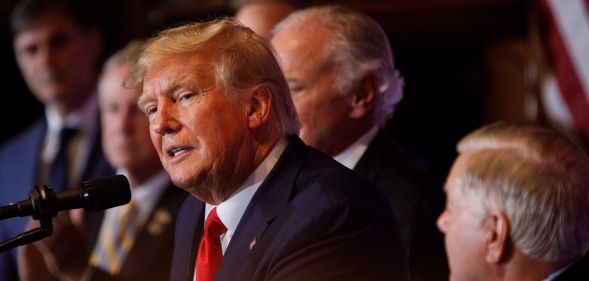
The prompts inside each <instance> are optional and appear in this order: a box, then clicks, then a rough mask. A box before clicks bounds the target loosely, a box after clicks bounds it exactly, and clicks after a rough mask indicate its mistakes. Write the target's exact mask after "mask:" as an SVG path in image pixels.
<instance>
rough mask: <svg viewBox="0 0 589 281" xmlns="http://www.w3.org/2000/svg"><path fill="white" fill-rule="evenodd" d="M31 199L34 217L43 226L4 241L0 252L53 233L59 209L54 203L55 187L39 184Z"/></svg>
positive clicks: (0, 245)
mask: <svg viewBox="0 0 589 281" xmlns="http://www.w3.org/2000/svg"><path fill="white" fill-rule="evenodd" d="M29 199H30V200H31V202H32V205H33V214H32V216H33V219H35V220H39V222H40V223H41V226H40V227H38V228H35V229H31V230H29V231H27V232H24V233H21V234H19V235H17V236H16V237H14V238H12V239H9V240H7V241H4V242H2V244H0V253H2V252H5V251H8V250H10V249H12V248H15V247H18V246H22V245H26V244H29V243H32V242H35V241H38V240H41V239H43V238H45V237H48V236H50V235H51V234H53V224H52V219H53V217H55V216H56V215H57V210H56V209H55V206H53V205H54V204H52V203H53V202H55V193H54V192H53V189H51V188H49V187H48V186H46V185H38V186H36V187H35V189H34V190H33V191H31V193H30V195H29Z"/></svg>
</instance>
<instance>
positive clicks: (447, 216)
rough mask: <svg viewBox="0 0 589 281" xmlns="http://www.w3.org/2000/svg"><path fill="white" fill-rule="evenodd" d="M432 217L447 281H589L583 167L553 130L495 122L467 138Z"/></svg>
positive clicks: (587, 177) (587, 168)
mask: <svg viewBox="0 0 589 281" xmlns="http://www.w3.org/2000/svg"><path fill="white" fill-rule="evenodd" d="M458 152H459V156H458V158H457V159H456V161H455V162H454V165H453V167H452V169H451V171H450V174H449V176H448V179H447V182H446V185H445V189H446V193H447V204H446V209H445V211H444V212H443V213H442V214H441V215H440V217H439V218H438V227H439V228H440V230H442V232H444V234H445V236H446V237H445V240H446V241H445V242H446V251H447V254H448V260H449V265H450V272H451V273H450V280H452V281H461V280H505V281H509V280H514V281H515V280H517V281H526V280H537V281H540V280H545V281H556V280H558V281H564V280H567V281H574V280H588V279H589V259H588V258H587V257H586V256H585V257H583V256H584V255H586V253H587V249H588V248H589V208H588V206H589V174H588V173H589V162H588V159H587V156H586V154H585V153H584V152H583V151H582V150H581V149H580V148H579V147H578V146H577V145H575V144H573V143H572V142H571V141H570V140H568V139H567V138H565V137H564V136H562V135H561V134H559V133H557V132H556V131H554V130H551V129H548V128H544V127H540V126H538V125H533V124H506V123H496V124H492V125H488V126H486V127H483V128H481V129H479V130H476V131H475V132H473V133H471V134H469V135H467V136H466V137H465V138H463V139H462V140H461V141H460V142H459V144H458Z"/></svg>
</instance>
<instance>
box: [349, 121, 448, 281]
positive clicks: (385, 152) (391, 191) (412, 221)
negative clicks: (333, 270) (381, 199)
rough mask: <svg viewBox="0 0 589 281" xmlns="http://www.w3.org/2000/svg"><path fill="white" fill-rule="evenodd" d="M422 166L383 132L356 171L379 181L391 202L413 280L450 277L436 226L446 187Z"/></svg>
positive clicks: (377, 184)
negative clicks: (435, 184) (440, 184)
mask: <svg viewBox="0 0 589 281" xmlns="http://www.w3.org/2000/svg"><path fill="white" fill-rule="evenodd" d="M422 165H423V164H422V163H421V162H420V161H419V159H418V158H417V157H416V156H415V155H413V154H412V153H411V152H410V151H408V150H407V149H406V148H405V147H403V146H402V145H401V144H400V143H398V142H397V141H396V140H395V139H394V138H393V136H392V135H390V134H388V133H386V132H382V131H381V132H379V134H378V135H377V136H376V137H375V138H374V139H373V140H372V142H371V143H370V144H369V146H368V148H367V149H366V152H364V155H362V157H361V158H360V160H359V161H358V164H357V165H356V167H354V171H356V172H358V173H359V174H360V175H362V176H364V177H366V178H367V179H368V180H370V181H372V182H373V183H375V184H376V186H378V187H379V188H380V189H381V190H382V191H383V192H384V193H385V195H386V196H387V197H388V199H389V201H390V202H391V205H392V207H393V210H394V211H395V215H396V219H397V222H398V224H399V227H400V229H401V233H402V238H403V246H404V248H405V250H406V251H407V253H408V257H409V259H408V260H409V268H410V271H411V279H412V280H414V281H418V280H419V281H435V280H448V274H449V272H448V265H447V260H446V254H445V251H444V241H443V236H442V234H441V233H440V232H439V231H438V229H437V228H436V218H437V216H438V215H439V214H440V213H441V211H442V209H443V203H444V197H443V193H442V187H441V186H439V187H438V186H434V184H433V180H431V178H429V176H428V174H427V173H426V172H425V171H424V170H423V169H424V168H423V167H422Z"/></svg>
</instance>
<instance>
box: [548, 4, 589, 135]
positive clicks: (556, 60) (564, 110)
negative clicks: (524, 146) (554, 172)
mask: <svg viewBox="0 0 589 281" xmlns="http://www.w3.org/2000/svg"><path fill="white" fill-rule="evenodd" d="M539 1H540V2H539V9H538V12H539V24H540V27H541V28H540V32H541V39H542V45H543V47H544V51H545V55H546V57H547V59H548V62H549V65H550V73H549V74H548V75H547V76H545V78H544V79H543V81H542V87H541V93H540V95H541V100H542V103H543V109H544V112H545V115H546V117H547V118H548V120H549V123H551V124H552V125H553V126H555V127H557V128H561V129H564V130H566V131H568V132H573V133H574V134H575V136H576V137H577V138H578V139H579V140H580V141H581V142H582V143H584V144H589V0H539Z"/></svg>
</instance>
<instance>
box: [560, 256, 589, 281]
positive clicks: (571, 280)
mask: <svg viewBox="0 0 589 281" xmlns="http://www.w3.org/2000/svg"><path fill="white" fill-rule="evenodd" d="M587 280H589V253H586V254H585V256H583V257H581V258H580V259H579V260H578V261H576V262H575V263H574V264H573V265H571V267H569V268H567V270H565V271H564V272H563V273H561V274H560V275H558V276H557V277H556V278H555V279H554V281H587Z"/></svg>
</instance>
